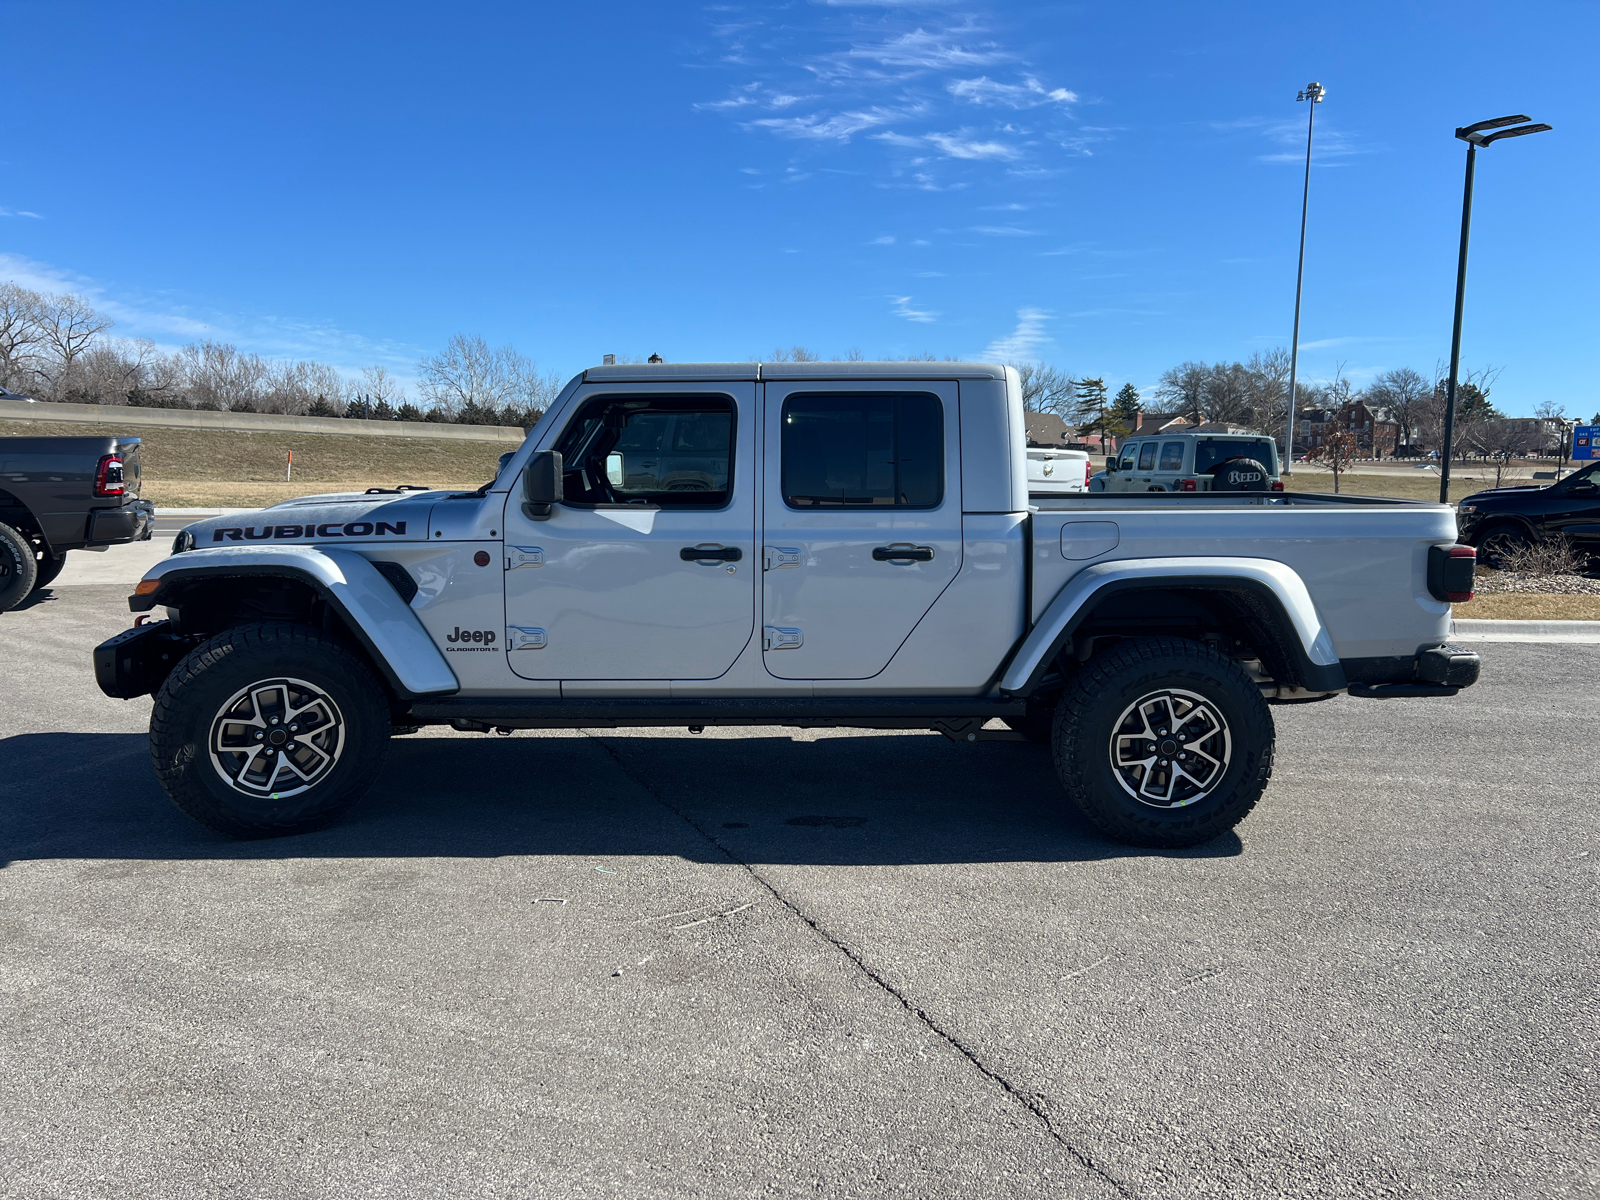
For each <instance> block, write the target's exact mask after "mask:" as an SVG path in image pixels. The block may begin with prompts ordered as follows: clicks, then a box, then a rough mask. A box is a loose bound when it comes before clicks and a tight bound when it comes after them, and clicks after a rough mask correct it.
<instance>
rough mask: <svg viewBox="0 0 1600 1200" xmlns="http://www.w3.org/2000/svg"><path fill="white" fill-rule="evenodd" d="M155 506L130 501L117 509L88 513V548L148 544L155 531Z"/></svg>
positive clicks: (104, 509)
mask: <svg viewBox="0 0 1600 1200" xmlns="http://www.w3.org/2000/svg"><path fill="white" fill-rule="evenodd" d="M155 518H156V506H155V505H154V504H153V503H151V502H150V501H149V500H130V501H128V503H126V504H123V505H120V506H118V507H117V508H95V509H91V510H90V511H89V529H88V541H87V544H88V545H90V546H120V545H123V544H125V543H127V542H147V541H149V540H150V534H151V532H152V531H153V530H154V529H155Z"/></svg>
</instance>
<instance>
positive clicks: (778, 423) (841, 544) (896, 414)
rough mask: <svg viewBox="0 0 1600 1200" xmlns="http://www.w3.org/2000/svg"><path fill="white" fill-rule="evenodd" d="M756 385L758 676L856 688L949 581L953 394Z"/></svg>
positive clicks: (946, 387)
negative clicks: (761, 668)
mask: <svg viewBox="0 0 1600 1200" xmlns="http://www.w3.org/2000/svg"><path fill="white" fill-rule="evenodd" d="M763 386H764V388H765V390H766V399H765V404H766V441H767V448H766V454H765V456H764V457H765V462H766V464H767V470H766V479H765V482H764V484H763V488H762V510H763V530H762V555H763V566H764V568H765V570H764V571H763V574H762V579H763V584H762V626H763V628H762V637H763V645H764V657H765V661H766V665H767V670H768V672H770V673H771V674H772V675H775V676H777V677H778V678H779V679H816V680H828V679H840V680H844V679H868V678H870V677H872V676H874V675H876V674H878V672H880V671H882V670H883V669H884V667H886V666H887V665H888V663H889V660H890V659H891V658H893V657H894V654H895V651H897V650H898V649H899V648H900V645H901V643H903V642H904V641H905V640H906V638H907V637H908V636H909V635H910V633H911V631H912V629H914V628H915V627H916V624H917V622H918V621H920V620H921V619H922V617H923V614H925V613H926V612H927V611H928V609H930V608H932V607H933V604H934V601H936V600H937V599H938V598H939V594H940V593H941V592H943V591H944V589H945V588H946V587H948V586H949V584H950V581H951V580H952V579H954V578H955V577H956V574H957V572H958V571H960V569H961V470H960V426H959V423H958V414H957V406H956V384H955V383H953V382H933V383H929V382H923V381H917V382H914V383H912V382H882V383H879V382H863V381H852V382H849V383H843V382H799V381H796V382H794V383H787V382H786V383H767V384H764V385H763Z"/></svg>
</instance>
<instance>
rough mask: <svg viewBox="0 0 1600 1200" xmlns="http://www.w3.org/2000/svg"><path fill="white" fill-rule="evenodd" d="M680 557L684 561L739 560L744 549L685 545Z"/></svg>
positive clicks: (679, 553)
mask: <svg viewBox="0 0 1600 1200" xmlns="http://www.w3.org/2000/svg"><path fill="white" fill-rule="evenodd" d="M678 557H679V558H681V559H683V561H684V562H738V561H739V560H740V559H741V558H743V557H744V551H743V550H741V549H739V547H737V546H685V547H684V548H683V549H682V550H679V551H678Z"/></svg>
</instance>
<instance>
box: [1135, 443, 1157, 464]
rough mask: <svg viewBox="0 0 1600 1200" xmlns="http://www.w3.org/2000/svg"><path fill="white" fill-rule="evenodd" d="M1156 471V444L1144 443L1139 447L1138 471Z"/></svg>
mask: <svg viewBox="0 0 1600 1200" xmlns="http://www.w3.org/2000/svg"><path fill="white" fill-rule="evenodd" d="M1155 469H1156V444H1155V443H1154V442H1146V443H1145V444H1144V445H1142V446H1140V447H1139V470H1141V471H1153V470H1155Z"/></svg>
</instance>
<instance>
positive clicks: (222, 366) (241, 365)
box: [178, 341, 267, 412]
mask: <svg viewBox="0 0 1600 1200" xmlns="http://www.w3.org/2000/svg"><path fill="white" fill-rule="evenodd" d="M178 357H179V359H180V361H181V364H182V367H183V374H184V390H185V391H186V392H187V393H188V398H189V401H190V403H191V404H192V405H193V406H194V407H195V408H199V409H211V410H223V411H226V410H232V411H234V412H254V411H256V409H257V408H258V407H259V406H260V402H261V399H262V396H261V384H262V381H263V380H264V379H265V377H266V375H267V364H266V363H264V362H262V361H261V358H260V356H259V355H255V354H241V353H240V352H239V348H238V347H237V346H233V345H230V344H228V343H227V342H209V341H208V342H196V343H193V344H192V345H188V346H185V347H184V348H183V349H182V350H180V351H179V352H178Z"/></svg>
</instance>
